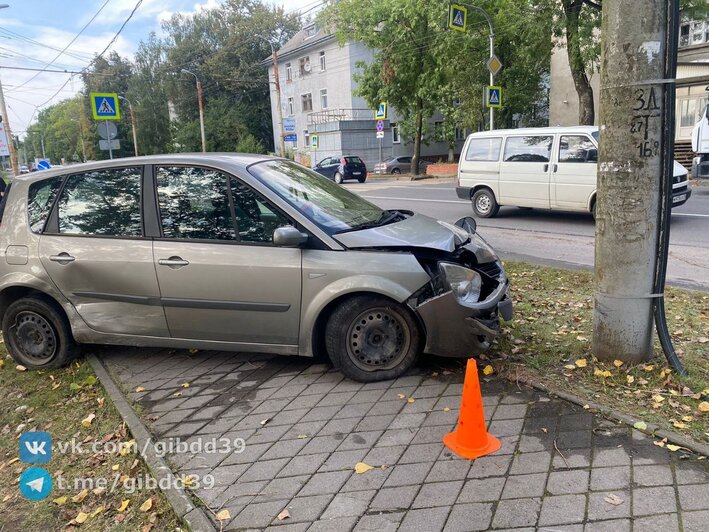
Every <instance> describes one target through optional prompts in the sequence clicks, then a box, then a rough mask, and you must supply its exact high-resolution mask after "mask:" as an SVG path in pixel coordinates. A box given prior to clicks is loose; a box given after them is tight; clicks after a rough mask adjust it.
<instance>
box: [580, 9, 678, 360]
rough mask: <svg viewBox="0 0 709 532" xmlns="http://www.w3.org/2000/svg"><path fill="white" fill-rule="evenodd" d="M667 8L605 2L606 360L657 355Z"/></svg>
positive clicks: (601, 205) (601, 283)
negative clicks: (655, 328) (655, 307)
mask: <svg viewBox="0 0 709 532" xmlns="http://www.w3.org/2000/svg"><path fill="white" fill-rule="evenodd" d="M673 1H678V0H673ZM669 6H671V2H667V1H660V0H635V1H633V2H627V1H623V0H604V2H603V22H602V26H601V35H602V41H601V65H602V68H601V94H600V118H601V120H600V123H601V126H600V149H599V151H600V153H599V161H600V163H599V165H598V203H597V210H596V211H597V214H596V256H595V264H596V266H595V308H594V317H593V354H594V355H595V356H597V357H598V358H599V359H601V360H613V359H621V360H624V361H627V362H641V361H643V360H648V359H649V358H650V357H651V356H652V353H653V342H652V323H653V317H652V308H653V300H654V298H655V297H657V295H656V294H653V279H654V273H655V268H656V249H657V241H658V238H657V237H658V228H657V222H658V204H659V193H660V184H661V180H662V176H663V153H662V152H663V148H664V147H665V140H667V142H670V146H671V145H672V144H671V142H672V139H663V118H662V116H663V113H664V105H665V103H664V98H663V96H664V89H665V86H666V85H667V84H669V83H674V80H667V79H664V78H665V67H666V61H668V59H669V58H668V54H667V53H666V52H667V17H668V9H669ZM672 105H674V102H672ZM671 131H672V127H671V126H670V127H669V132H671ZM665 133H666V132H665ZM670 168H671V166H670Z"/></svg>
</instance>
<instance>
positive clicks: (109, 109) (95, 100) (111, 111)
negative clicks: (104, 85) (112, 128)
mask: <svg viewBox="0 0 709 532" xmlns="http://www.w3.org/2000/svg"><path fill="white" fill-rule="evenodd" d="M89 98H90V99H91V111H92V113H93V115H94V120H120V119H121V111H120V108H119V106H118V94H116V93H115V92H92V93H90V94H89Z"/></svg>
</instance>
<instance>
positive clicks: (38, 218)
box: [27, 177, 64, 233]
mask: <svg viewBox="0 0 709 532" xmlns="http://www.w3.org/2000/svg"><path fill="white" fill-rule="evenodd" d="M63 179H64V178H63V177H52V178H50V179H44V180H42V181H36V182H34V183H32V184H31V185H30V189H29V193H28V194H27V214H28V217H29V222H30V229H31V230H32V232H33V233H41V232H42V229H43V228H44V223H45V222H46V221H47V216H49V211H51V210H52V204H53V203H54V198H56V197H57V192H59V189H60V188H61V186H62V180H63Z"/></svg>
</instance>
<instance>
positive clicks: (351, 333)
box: [325, 296, 423, 382]
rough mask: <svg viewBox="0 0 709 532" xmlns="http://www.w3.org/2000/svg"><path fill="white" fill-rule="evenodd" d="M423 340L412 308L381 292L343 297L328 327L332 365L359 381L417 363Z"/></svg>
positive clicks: (395, 372) (402, 370) (388, 376)
mask: <svg viewBox="0 0 709 532" xmlns="http://www.w3.org/2000/svg"><path fill="white" fill-rule="evenodd" d="M422 340H423V339H422V336H421V334H420V332H419V329H418V326H417V325H416V322H415V319H414V316H413V315H412V314H411V311H410V310H409V309H408V308H406V307H405V306H403V305H401V304H399V303H396V302H395V301H392V300H390V299H387V298H385V297H381V296H356V297H352V298H350V299H348V300H346V301H344V302H343V303H342V304H340V305H339V306H338V307H337V308H336V309H335V311H334V312H333V313H332V314H331V315H330V319H329V320H328V322H327V326H326V328H325V345H326V347H327V352H328V355H329V356H330V360H332V363H333V365H334V366H335V367H336V368H337V369H339V370H340V371H341V372H342V373H344V374H345V376H347V377H349V378H351V379H353V380H356V381H359V382H374V381H380V380H386V379H395V378H397V377H399V376H401V375H402V374H404V373H405V372H406V371H407V370H409V369H410V368H411V367H412V366H413V365H414V364H415V363H416V359H417V358H418V355H419V353H420V351H421V348H422Z"/></svg>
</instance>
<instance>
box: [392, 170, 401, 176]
mask: <svg viewBox="0 0 709 532" xmlns="http://www.w3.org/2000/svg"><path fill="white" fill-rule="evenodd" d="M400 173H401V170H399V169H398V168H394V169H393V170H392V171H391V175H399V174H400Z"/></svg>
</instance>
